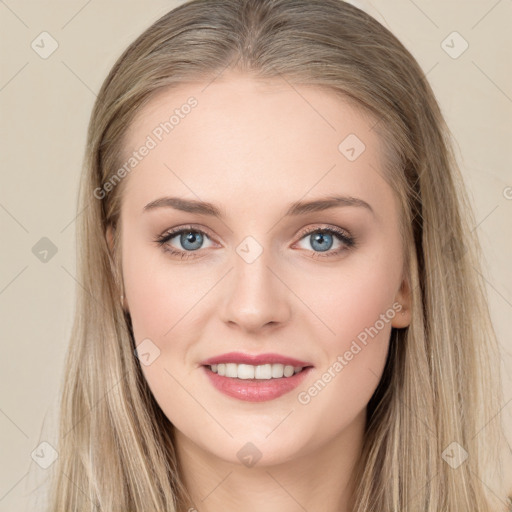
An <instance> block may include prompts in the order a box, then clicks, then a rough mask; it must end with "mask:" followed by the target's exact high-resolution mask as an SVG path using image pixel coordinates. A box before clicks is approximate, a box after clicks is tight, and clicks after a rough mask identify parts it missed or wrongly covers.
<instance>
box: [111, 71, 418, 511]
mask: <svg viewBox="0 0 512 512" xmlns="http://www.w3.org/2000/svg"><path fill="white" fill-rule="evenodd" d="M206 85H207V84H205V83H201V84H186V85H183V84H182V85H180V87H179V88H178V89H173V90H164V91H161V92H159V93H158V94H157V95H156V96H154V97H153V98H152V100H151V101H150V102H149V103H148V104H147V105H146V106H145V107H144V109H143V110H142V111H141V112H139V114H138V115H137V117H136V119H135V121H134V122H133V123H132V125H131V126H130V128H129V130H128V132H127V136H126V139H125V154H124V155H123V156H124V157H126V158H128V157H129V155H130V154H131V152H132V151H133V150H134V149H136V148H139V147H140V146H141V144H143V143H144V141H145V140H146V137H147V136H148V134H151V133H152V130H153V129H154V128H155V126H157V125H158V124H159V123H160V122H162V121H163V120H165V119H168V117H169V113H170V112H172V110H174V109H175V108H179V107H180V105H182V104H183V103H185V102H186V100H187V98H188V97H190V96H192V95H193V96H194V97H195V98H197V100H198V105H197V107H195V108H194V109H193V110H192V111H191V113H190V114H189V115H188V116H186V117H184V118H183V119H181V120H180V123H179V125H177V126H176V127H175V128H174V130H173V131H172V133H170V134H169V135H167V136H166V137H165V138H164V139H163V140H162V141H161V142H160V143H159V144H158V145H157V147H156V148H154V149H152V150H151V151H150V153H149V154H148V155H147V156H146V157H145V158H144V159H143V160H142V161H141V162H140V163H139V164H138V165H137V167H136V168H135V169H134V170H133V171H132V172H131V173H130V174H129V175H128V176H127V177H126V178H124V179H125V182H124V183H123V187H124V188H123V198H122V207H121V227H120V229H121V246H122V249H121V251H122V253H121V254H122V270H123V279H124V286H125V297H126V299H125V300H126V302H125V306H126V308H127V309H128V310H129V312H130V315H131V318H132V323H133V329H134V337H135V342H136V344H139V343H140V342H141V341H142V340H144V339H147V338H149V339H150V340H151V342H152V343H153V344H154V346H156V347H158V349H159V350H160V354H159V356H158V357H157V358H156V359H155V360H154V361H153V362H152V363H151V364H150V365H148V366H145V365H142V370H143V373H144V376H145V378H146V379H147V381H148V383H149V386H150V388H151V390H152V392H153V394H154V396H155V398H156V400H157V402H158V403H159V405H160V407H161V408H162V410H163V411H164V413H165V414H166V415H167V417H168V418H169V420H170V421H171V422H172V423H173V424H174V426H175V428H176V443H177V451H178V455H179V460H180V464H181V466H182V471H183V476H184V480H185V482H186V485H187V487H188V489H189V490H190V493H191V496H192V498H193V503H191V504H190V506H191V507H192V506H193V507H195V508H196V509H197V510H199V511H201V512H203V511H204V512H220V511H224V512H225V511H231V510H233V511H234V510H245V511H247V512H251V511H256V510H261V504H262V503H264V504H265V510H266V512H274V511H280V512H283V511H289V512H292V511H299V510H304V509H306V510H322V511H325V512H334V511H336V512H340V511H342V512H343V511H348V510H350V503H351V501H350V500H351V496H352V492H353V482H351V481H350V476H351V474H352V470H353V467H354V464H355V463H356V461H357V459H358V457H359V453H360V451H361V448H362V443H363V431H364V427H365V413H366V406H367V403H368V401H369V399H370V397H371V396H372V394H373V392H374V391H375V389H376V387H377V384H378V382H379V379H380V377H381V375H382V371H383V368H384V363H385V360H386V354H387V350H388V344H389V337H390V333H391V327H392V326H393V327H396V328H403V327H406V326H407V325H409V322H410V309H409V308H410V304H409V300H410V299H409V297H410V292H409V289H408V286H407V283H406V281H405V279H404V275H403V268H404V266H403V259H402V247H401V240H400V234H399V228H398V226H399V208H398V203H397V200H396V198H395V196H394V193H393V191H392V189H391V188H390V186H389V185H388V184H387V183H386V181H385V180H384V179H383V177H382V175H383V161H382V158H383V157H382V154H383V153H382V149H381V145H380V144H381V143H380V140H379V139H378V136H377V135H376V133H375V132H374V131H371V130H370V128H371V126H372V124H373V122H372V120H371V119H370V118H369V117H368V116H365V115H363V113H362V112H361V111H359V110H356V109H355V108H354V107H351V106H350V105H349V104H348V103H346V102H345V101H342V100H341V99H340V98H339V97H336V96H334V95H332V94H331V93H329V92H326V91H324V90H320V89H318V88H314V87H308V86H294V88H291V87H290V86H289V85H288V84H287V83H286V82H285V81H283V80H279V79H274V80H272V81H267V82H261V81H257V80H256V79H255V78H252V77H249V76H244V75H240V74H236V73H234V72H231V73H229V74H225V75H224V76H223V77H222V79H221V78H218V79H217V80H215V81H214V82H213V83H210V84H209V85H208V86H207V87H206V89H205V86H206ZM351 133H352V134H356V135H357V137H358V138H359V139H360V140H362V141H363V142H364V144H365V146H366V149H365V150H364V152H363V153H362V154H361V155H360V156H359V157H358V158H357V159H356V160H355V161H349V160H348V159H347V158H346V157H345V156H344V155H343V154H341V152H340V151H339V150H338V145H339V144H340V142H341V141H342V140H343V139H344V138H345V137H346V136H347V135H348V134H351ZM332 194H337V195H344V196H351V197H355V198H359V199H362V200H364V201H366V202H367V203H368V204H369V205H370V206H371V208H372V210H373V212H372V211H370V210H369V209H367V208H364V207H360V206H344V207H338V208H331V209H329V210H325V211H319V212H310V213H307V214H304V215H300V216H297V217H289V218H288V217H285V216H284V214H285V212H286V210H287V208H288V206H289V205H290V204H291V203H293V202H295V201H299V200H311V199H314V198H320V197H325V196H328V195H332ZM164 196H179V197H183V198H186V199H196V200H202V201H208V202H211V203H214V204H215V205H218V206H219V208H221V210H222V211H223V213H224V214H225V218H224V219H223V220H220V219H218V218H214V217H210V216H207V215H203V214H197V213H189V212H182V211H178V210H175V209H173V208H170V207H161V208H154V209H151V210H148V211H144V206H145V205H146V204H148V203H150V202H151V201H154V200H155V199H158V198H161V197H164ZM188 224H193V225H194V228H199V229H201V230H203V231H205V232H206V233H207V236H205V237H204V239H203V245H202V246H200V247H201V248H200V249H198V250H196V251H191V250H190V248H189V247H190V244H189V245H186V242H185V246H184V245H183V244H180V236H179V235H177V236H175V237H174V238H173V240H172V242H171V241H170V242H168V245H172V247H173V248H174V249H175V250H181V251H182V252H187V249H188V252H189V253H191V252H194V254H196V255H198V256H197V257H196V258H190V259H188V260H182V259H181V258H180V257H175V256H172V255H170V254H169V253H168V252H165V251H164V250H163V248H162V247H161V246H159V245H158V244H157V243H155V241H154V240H155V238H157V237H158V236H160V235H162V234H164V233H165V232H166V231H169V230H170V229H171V228H175V227H181V226H186V225H188ZM331 226H332V227H336V226H337V227H339V228H342V229H344V230H345V231H347V232H348V233H349V234H350V235H352V236H354V237H356V240H357V243H356V246H355V247H352V248H347V247H346V246H344V244H343V242H341V241H338V240H337V239H336V237H333V238H332V239H330V238H328V240H327V241H326V242H325V245H326V246H328V247H330V249H329V250H330V252H331V253H333V252H335V251H336V250H337V249H338V248H342V252H341V253H340V254H338V255H333V256H331V257H325V258H321V259H315V258H314V255H315V254H317V255H318V254H325V253H323V252H322V251H321V250H320V249H318V245H316V244H315V243H314V242H313V241H312V238H311V233H309V234H306V235H301V233H302V231H303V230H304V229H305V228H307V229H311V230H314V229H321V228H328V227H331ZM313 234H315V233H313ZM108 236H109V241H110V242H111V240H112V232H111V231H110V230H109V232H108ZM247 236H251V237H253V238H254V239H255V240H256V241H257V242H258V243H259V244H260V246H261V248H262V250H263V252H262V254H261V255H260V256H259V257H258V258H257V259H256V260H255V261H253V262H252V263H250V264H249V263H247V262H246V261H245V260H244V259H243V258H242V257H240V256H239V255H238V254H237V252H236V249H237V247H238V246H239V244H240V243H241V242H242V240H244V239H245V237H247ZM331 240H332V245H330V243H331ZM199 243H200V242H199ZM394 303H395V304H396V303H399V304H401V305H402V308H403V309H402V312H401V313H397V314H396V315H395V316H394V317H393V318H392V319H391V320H390V321H389V322H388V323H385V325H384V328H382V329H381V330H379V332H378V334H377V335H376V336H375V337H373V338H369V341H368V343H367V345H366V346H364V347H363V348H362V350H361V351H360V352H359V353H357V355H356V356H354V357H353V359H352V360H350V361H348V362H347V364H346V366H344V368H343V370H342V371H340V372H338V373H336V372H334V373H335V377H333V378H332V379H331V380H330V382H329V383H328V384H327V385H326V386H325V387H324V388H323V389H322V390H321V392H319V393H318V394H317V395H316V396H314V397H313V398H312V399H311V400H310V402H309V403H307V404H302V403H300V402H299V401H298V395H299V393H300V392H304V391H307V390H308V388H310V387H311V386H312V385H313V383H314V382H315V381H317V380H318V379H320V378H321V377H322V374H324V372H326V371H327V370H328V369H329V368H331V373H333V372H332V367H333V364H334V363H335V362H336V360H337V358H338V356H340V355H341V356H343V354H344V353H345V352H346V351H347V350H349V348H350V346H351V343H352V342H353V340H355V339H357V336H358V334H360V333H361V332H362V331H364V329H365V328H366V327H370V326H373V325H375V324H376V321H377V320H378V319H379V316H380V315H381V314H384V313H385V312H386V311H387V310H389V309H390V308H392V305H393V304H394ZM231 351H241V352H246V353H250V354H258V353H263V352H275V353H278V354H282V355H287V356H291V357H295V358H297V359H301V360H305V361H308V362H310V363H311V364H313V365H314V368H313V371H312V372H311V373H310V375H308V376H307V379H306V380H305V381H304V382H303V383H302V384H301V385H300V386H299V388H297V389H295V390H293V391H292V392H290V393H287V394H285V395H283V396H281V397H280V398H277V399H274V400H270V401H265V402H260V403H253V402H244V401H240V400H237V399H235V398H231V397H228V396H225V395H224V394H222V393H220V392H219V391H218V390H217V389H215V388H214V387H213V386H212V385H211V384H210V382H209V380H208V379H207V377H206V375H205V374H204V372H203V369H202V368H201V367H200V363H201V361H203V360H204V359H206V358H209V357H212V356H216V355H219V354H223V353H226V352H231ZM248 442H251V443H252V444H253V445H255V446H256V447H257V449H258V450H259V452H261V458H260V460H259V461H258V462H257V464H256V465H254V466H252V467H247V466H245V465H244V464H242V462H241V461H240V460H239V458H238V457H237V452H238V451H239V450H240V449H241V448H242V447H243V446H244V445H246V443H248Z"/></svg>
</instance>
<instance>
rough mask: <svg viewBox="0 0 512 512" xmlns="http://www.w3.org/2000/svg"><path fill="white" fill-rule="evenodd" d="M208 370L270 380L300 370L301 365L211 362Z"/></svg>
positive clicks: (230, 375) (224, 374) (242, 377)
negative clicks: (254, 364)
mask: <svg viewBox="0 0 512 512" xmlns="http://www.w3.org/2000/svg"><path fill="white" fill-rule="evenodd" d="M210 370H211V371H212V372H214V373H217V374H218V375H221V376H222V377H231V378H238V379H257V380H270V379H281V378H282V377H283V376H284V377H291V376H292V375H294V374H295V373H299V372H300V371H301V370H302V367H301V366H295V367H293V366H290V365H286V366H285V365H283V364H279V363H276V364H261V365H258V366H253V365H252V364H236V363H219V364H212V365H211V366H210Z"/></svg>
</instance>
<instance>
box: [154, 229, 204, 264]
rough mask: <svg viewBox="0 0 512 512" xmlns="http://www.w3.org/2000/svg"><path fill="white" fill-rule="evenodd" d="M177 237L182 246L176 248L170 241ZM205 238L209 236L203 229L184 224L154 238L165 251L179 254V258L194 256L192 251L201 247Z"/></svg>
mask: <svg viewBox="0 0 512 512" xmlns="http://www.w3.org/2000/svg"><path fill="white" fill-rule="evenodd" d="M174 238H177V239H178V240H177V243H178V244H179V245H181V247H183V249H181V248H179V247H178V248H176V247H174V246H173V245H172V244H171V242H172V240H173V239H174ZM205 238H208V239H209V238H210V237H209V236H208V235H207V234H206V233H205V232H204V231H203V230H201V229H197V228H194V227H193V226H185V227H182V228H177V229H174V230H171V231H167V232H165V233H164V234H163V235H161V236H159V237H158V238H156V240H155V241H156V242H157V243H158V245H160V246H161V247H162V249H163V250H164V251H165V252H169V253H170V254H172V255H173V256H180V257H181V259H188V258H195V257H196V256H197V255H195V254H193V252H194V251H197V250H198V249H201V248H202V247H201V246H202V245H203V242H204V240H205Z"/></svg>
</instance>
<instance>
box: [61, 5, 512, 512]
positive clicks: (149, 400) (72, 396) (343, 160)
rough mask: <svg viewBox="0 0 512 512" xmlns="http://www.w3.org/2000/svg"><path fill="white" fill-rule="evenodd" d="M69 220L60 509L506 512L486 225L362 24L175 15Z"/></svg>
mask: <svg viewBox="0 0 512 512" xmlns="http://www.w3.org/2000/svg"><path fill="white" fill-rule="evenodd" d="M79 211H81V212H82V211H83V213H82V214H81V215H80V217H79V281H80V282H81V284H82V285H83V289H81V288H78V302H77V310H76V319H75V324H74V329H73V333H72V339H71V344H70V349H69V354H68V361H67V366H66V375H65V383H64V388H63V399H62V406H61V407H62V416H61V425H60V433H61V437H60V445H59V460H58V464H59V465H60V467H59V471H58V475H59V476H58V478H57V479H56V481H55V486H54V491H53V493H52V499H53V503H52V505H51V510H55V511H57V510H80V511H83V510H105V511H114V510H120V511H121V510H122V511H126V510H130V511H146V510H166V511H179V512H182V511H186V510H188V511H192V510H199V511H208V512H209V511H220V510H223V511H226V510H240V509H242V510H245V511H253V510H262V509H264V510H266V511H273V510H280V511H283V510H290V511H291V510H310V511H313V510H319V511H320V510H321V511H323V512H330V511H332V512H334V511H337V512H348V511H351V512H363V511H428V512H434V511H436V512H437V511H439V510H447V511H457V512H461V511H468V512H469V511H475V510H478V511H479V512H484V511H485V512H487V511H489V512H490V511H494V510H506V496H505V491H503V494H501V495H497V494H496V493H495V492H492V491H491V490H490V489H491V488H493V489H494V488H496V482H497V478H498V476H497V475H496V471H497V469H499V466H498V461H499V456H500V453H501V452H500V446H504V445H503V444H500V443H503V441H504V440H503V436H502V432H501V431H500V425H499V422H498V421H496V415H497V414H498V412H499V410H500V407H501V404H502V402H501V400H500V387H499V386H500V380H499V375H498V373H497V368H499V364H498V361H497V357H498V356H497V344H496V340H495V335H494V333H493V329H492V325H491V323H490V320H489V315H488V311H487V306H486V303H485V296H484V293H483V286H482V282H481V280H480V275H479V273H478V271H477V270H476V269H478V264H479V263H478V258H479V254H478V252H477V250H476V249H477V247H478V246H477V240H476V239H475V238H474V235H473V234H472V226H473V225H474V222H473V220H472V216H471V211H470V209H469V206H468V202H467V199H466V194H465V192H464V189H463V185H462V179H461V175H460V172H459V170H458V168H457V164H456V162H455V159H454V157H453V154H452V150H451V142H450V138H449V132H448V129H447V127H446V125H445V123H444V120H443V118H442V115H441V113H440V110H439V107H438V105H437V102H436V100H435V98H434V95H433V93H432V90H431V88H430V86H429V85H428V83H427V81H426V80H425V77H424V76H423V73H422V71H421V69H420V67H419V66H418V64H417V63H416V61H415V60H414V58H413V57H412V56H411V54H410V53H409V52H408V51H407V50H406V49H405V48H404V47H403V46H402V45H401V43H400V42H399V41H398V40H397V39H396V38H395V37H394V36H393V35H392V34H391V33H390V32H389V31H388V30H386V29H385V28H384V27H383V26H381V25H380V24H379V23H378V22H376V21H375V20H374V19H373V18H371V17H370V16H369V15H367V14H365V13H364V12H362V11H360V10H359V9H357V8H355V7H353V6H351V5H349V4H346V3H344V2H341V1H339V0H313V1H311V0H308V1H302V0H294V1H292V0H275V1H272V0H260V1H254V0H252V1H251V0H242V1H240V0H206V1H205V0H193V1H190V2H188V3H186V4H183V5H181V6H180V7H178V8H176V9H174V10H173V11H171V12H169V13H168V14H167V15H165V16H164V17H162V18H161V19H160V20H158V21H157V22H156V23H155V24H154V25H152V26H151V27H150V28H149V29H147V30H146V31H145V32H144V33H143V34H142V35H141V36H140V37H139V38H138V39H137V40H136V41H135V42H134V43H133V44H131V45H130V46H129V48H128V49H127V50H126V51H125V52H124V54H123V55H122V56H121V57H120V59H119V60H118V62H117V63H116V64H115V66H114V67H113V69H112V70H111V72H110V74H109V76H108V77H107V79H106V80H105V82H104V84H103V86H102V88H101V91H100V93H99V95H98V98H97V101H96V104H95V107H94V110H93V113H92V117H91V121H90V126H89V134H88V145H87V154H86V162H85V166H84V173H83V181H82V183H81V198H80V204H79ZM502 487H503V488H504V486H502ZM506 490H508V489H506ZM500 492H501V491H500Z"/></svg>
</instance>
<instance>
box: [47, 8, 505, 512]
mask: <svg viewBox="0 0 512 512" xmlns="http://www.w3.org/2000/svg"><path fill="white" fill-rule="evenodd" d="M226 69H234V70H239V71H242V72H244V73H247V74H248V75H250V76H254V77H261V78H265V79H271V78H279V79H286V81H287V82H289V83H290V84H307V85H312V86H317V87H322V88H324V89H325V90H326V91H330V92H331V93H334V94H339V95H340V98H344V99H345V100H348V101H350V102H353V103H354V104H355V105H357V106H358V107H359V108H360V109H361V110H362V111H364V112H366V113H368V114H371V116H372V118H373V119H375V123H374V126H373V129H375V130H376V132H377V133H378V134H379V136H380V137H381V139H382V141H383V142H384V147H385V148H386V157H387V167H386V179H387V180H388V182H389V184H390V185H391V186H392V187H393V189H394V190H395V192H396V194H397V197H398V198H399V200H400V205H401V213H402V215H401V218H402V224H401V226H400V228H401V230H402V235H403V242H404V254H405V261H406V272H407V276H408V280H409V284H410V288H411V290H412V304H413V305H412V321H411V324H410V326H409V327H408V328H406V329H398V330H397V329H393V331H392V334H391V339H390V349H389V354H388V360H387V363H386V368H385V371H384V375H383V376H382V379H381V381H380V383H379V386H378V388H377V390H376V391H375V394H374V396H373V397H372V399H371V400H370V403H369V404H368V409H367V410H368V412H367V428H366V432H365V444H364V451H363V454H362V457H361V460H360V464H359V466H358V469H357V472H356V473H354V479H355V481H356V482H357V486H356V493H355V496H354V507H353V511H354V512H363V511H365V512H370V511H379V512H383V511H397V512H398V511H402V512H405V511H424V512H439V511H440V510H442V511H450V512H474V511H476V510H478V511H479V512H491V511H495V510H505V498H506V497H505V496H504V495H503V496H498V497H496V496H495V495H494V494H493V493H492V492H490V491H489V490H488V488H489V487H491V486H493V485H494V484H495V483H496V482H498V481H499V479H500V473H499V471H500V467H499V464H498V461H499V460H500V455H501V454H500V451H499V450H500V447H501V446H503V445H502V444H500V443H503V442H504V436H503V431H502V425H501V424H500V420H499V415H498V413H499V411H500V408H501V407H502V391H501V381H500V377H499V353H498V344H497V341H496V339H495V334H494V332H493V327H492V325H491V322H490V316H489V312H488V309H487V303H486V297H485V291H484V290H485V289H484V286H483V282H482V278H481V275H480V272H479V270H478V269H479V268H480V267H479V261H480V259H481V254H480V249H479V248H478V247H479V246H478V240H477V239H476V235H475V234H474V232H472V227H473V226H474V225H475V222H474V219H473V217H472V212H471V209H470V205H469V203H468V199H467V197H466V192H465V190H464V186H463V180H462V178H461V174H460V171H459V169H458V167H457V163H456V158H455V157H454V155H453V153H452V148H451V144H452V142H451V135H450V132H449V130H448V128H447V127H446V125H445V122H444V120H443V117H442V115H441V112H440V109H439V106H438V104H437V102H436V99H435V97H434V94H433V92H432V90H431V88H430V86H429V84H428V82H427V81H426V79H425V76H424V74H423V73H422V70H421V68H420V67H419V65H418V64H417V62H416V61H415V59H414V58H413V57H412V55H411V54H410V53H409V52H408V51H407V50H406V49H405V48H404V46H403V45H402V44H401V43H400V42H399V41H398V39H397V38H396V37H395V36H393V35H392V34H391V33H390V32H389V31H388V30H387V29H386V28H384V27H383V26H382V25H381V24H379V23H378V22H377V21H376V20H375V19H373V18H372V17H371V16H369V15H368V14H366V13H364V12H363V11H361V10H359V9H357V8H356V7H354V6H352V5H350V4H347V3H345V2H342V1H341V0H192V1H189V2H187V3H184V4H182V5H180V6H179V7H177V8H176V9H174V10H172V11H171V12H169V13H168V14H166V15H165V16H163V17H162V18H160V19H159V20H158V21H156V22H155V23H154V24H153V25H152V26H151V27H149V28H148V29H147V30H146V31H145V32H144V33H143V34H142V35H141V36H140V37H139V38H138V39H137V40H136V41H134V42H133V43H132V44H131V45H130V46H129V47H128V48H127V49H126V51H125V52H124V53H123V55H122V56H121V57H120V58H119V59H118V61H117V62H116V64H115V65H114V67H113V68H112V70H111V72H110V73H109V75H108V77H107V78H106V80H105V81H104V83H103V86H102V88H101V90H100V92H99V94H98V97H97V100H96V103H95V105H94V109H93V112H92V116H91V119H90V124H89V131H88V140H87V148H86V156H85V162H84V169H83V175H82V181H81V185H80V198H79V204H78V213H79V215H78V218H77V249H78V251H77V252H78V281H79V282H80V284H81V286H79V287H77V302H76V314H75V321H74V325H73V330H72V334H71V341H70V345H69V351H68V354H67V361H66V371H65V376H64V380H63V384H62V402H61V418H60V427H59V447H58V452H59V459H58V461H57V463H56V464H58V471H57V473H56V478H55V481H54V486H53V490H52V493H51V497H52V503H51V511H54V512H61V511H64V510H65V511H68V512H70V511H80V512H84V511H87V510H91V511H93V510H94V511H100V510H101V511H108V512H112V511H117V510H119V511H123V512H126V511H131V512H135V511H139V512H142V511H149V510H155V511H156V510H158V511H168V512H182V511H183V510H184V509H185V507H186V506H188V505H190V502H189V501H187V500H188V494H187V490H186V488H185V486H184V484H183V483H182V480H181V476H180V465H179V461H178V460H177V456H176V452H175V447H174V437H173V425H172V424H171V423H170V421H169V420H168V419H167V417H166V416H165V415H164V413H163V412H162V411H161V409H160V408H159V406H158V405H157V403H156V401H155V400H154V398H153V396H152V394H151V392H150V390H149V387H148V385H147V383H146V381H145V379H144V377H143V375H142V372H141V370H140V366H139V364H138V361H137V358H136V356H135V354H134V348H135V347H134V339H133V333H132V330H131V321H130V317H129V314H128V313H125V312H124V311H123V309H122V305H121V303H120V299H119V297H120V295H121V294H122V293H123V287H122V277H121V276H122V272H121V268H120V258H119V252H120V246H119V240H118V238H117V236H116V237H115V239H114V251H113V252H111V251H110V248H109V245H108V243H107V240H106V230H107V227H108V226H112V227H114V228H115V227H116V226H117V225H118V223H119V222H120V220H121V219H120V204H121V198H122V190H123V187H122V185H123V184H122V183H121V184H120V185H119V186H116V187H114V188H113V190H112V191H110V192H109V193H108V194H104V197H102V198H101V199H98V198H97V197H98V194H97V192H96V193H95V191H98V190H99V189H102V186H103V184H104V183H106V182H108V181H109V180H111V179H112V177H113V176H114V174H115V173H116V171H118V169H119V166H120V165H121V162H120V161H119V155H120V154H121V150H122V147H123V140H124V139H123V137H124V135H125V133H126V129H127V127H128V126H130V123H131V122H132V120H133V118H134V116H135V114H136V113H137V112H139V111H140V109H141V108H143V107H144V105H145V104H146V103H147V102H148V100H149V99H151V98H152V95H153V94H154V93H155V92H156V91H159V90H161V89H162V88H163V87H167V88H172V87H177V86H179V85H180V84H184V83H186V82H199V81H203V80H204V81H206V80H212V79H213V78H214V77H217V76H218V75H220V74H221V73H222V72H223V71H224V70H226ZM283 83H285V82H283ZM127 179H129V178H127ZM125 181H126V180H125ZM118 231H119V230H117V231H115V233H118ZM452 443H457V444H452ZM466 453H467V454H468V458H467V460H465V461H464V462H462V463H461V464H460V465H459V466H458V467H457V468H454V467H452V465H450V464H449V463H448V462H447V458H448V457H452V458H453V456H454V455H455V456H456V457H458V458H459V459H460V460H462V459H463V458H464V457H465V455H464V454H466ZM493 500H494V501H493ZM499 507H502V508H499Z"/></svg>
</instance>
